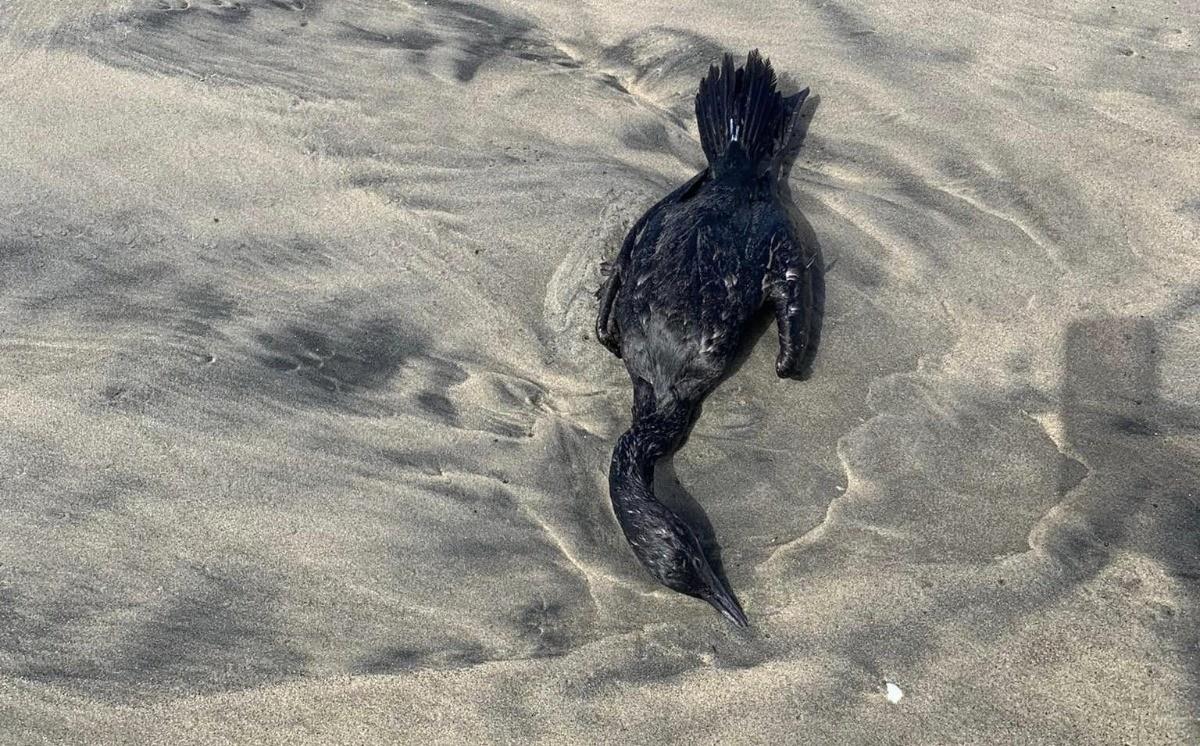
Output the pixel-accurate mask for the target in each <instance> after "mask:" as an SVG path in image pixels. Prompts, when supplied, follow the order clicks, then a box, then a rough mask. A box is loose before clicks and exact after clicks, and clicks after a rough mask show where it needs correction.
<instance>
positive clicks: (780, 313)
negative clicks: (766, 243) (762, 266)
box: [768, 239, 816, 378]
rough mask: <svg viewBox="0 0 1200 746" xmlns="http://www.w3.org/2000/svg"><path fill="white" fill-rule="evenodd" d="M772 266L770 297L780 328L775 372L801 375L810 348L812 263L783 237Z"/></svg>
mask: <svg viewBox="0 0 1200 746" xmlns="http://www.w3.org/2000/svg"><path fill="white" fill-rule="evenodd" d="M773 258H774V261H773V262H772V266H771V268H770V269H768V273H769V274H768V283H769V286H770V291H769V297H770V300H771V303H772V304H773V305H774V307H775V322H776V324H777V326H778V327H779V356H778V357H777V358H776V359H775V373H776V374H777V375H778V376H779V377H780V378H799V377H800V375H801V372H802V371H801V368H802V367H803V365H804V353H805V351H806V350H807V349H808V342H809V334H810V330H809V327H810V324H811V323H812V315H813V277H812V271H811V270H812V263H813V262H814V261H815V260H816V257H815V256H813V257H806V256H805V255H804V252H803V251H802V250H801V249H800V248H799V247H798V246H796V245H795V244H794V243H793V242H792V241H791V240H790V239H782V240H779V241H778V243H777V245H776V246H775V250H774V252H773Z"/></svg>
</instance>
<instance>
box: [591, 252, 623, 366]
mask: <svg viewBox="0 0 1200 746" xmlns="http://www.w3.org/2000/svg"><path fill="white" fill-rule="evenodd" d="M620 288H621V270H620V269H619V268H618V267H615V266H614V267H613V268H612V269H611V271H610V274H609V275H608V278H607V279H606V280H605V281H604V284H603V285H601V286H600V290H599V291H598V292H597V293H596V295H597V297H599V298H600V310H599V312H598V313H597V314H596V339H598V340H600V344H602V345H604V346H605V347H607V348H608V351H609V352H611V353H612V354H614V355H616V356H617V357H621V338H620V335H619V334H618V332H617V328H616V324H614V323H613V319H612V310H613V301H615V300H616V298H617V290H619V289H620Z"/></svg>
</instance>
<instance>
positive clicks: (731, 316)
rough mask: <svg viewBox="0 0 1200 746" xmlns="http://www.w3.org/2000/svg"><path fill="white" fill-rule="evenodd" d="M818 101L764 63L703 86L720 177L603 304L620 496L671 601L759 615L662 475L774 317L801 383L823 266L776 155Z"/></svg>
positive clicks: (625, 268) (653, 220)
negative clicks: (618, 396) (670, 497)
mask: <svg viewBox="0 0 1200 746" xmlns="http://www.w3.org/2000/svg"><path fill="white" fill-rule="evenodd" d="M807 93H808V91H807V89H805V90H804V91H801V92H800V93H798V94H796V95H795V96H792V97H789V98H784V97H783V96H782V95H780V93H779V92H778V91H777V90H776V85H775V73H774V71H773V70H772V69H771V64H770V62H769V61H767V60H764V59H763V58H762V57H760V56H759V54H758V51H757V50H755V51H753V52H751V53H750V55H749V56H748V58H747V60H746V64H745V65H744V66H742V67H740V68H736V69H735V66H734V62H733V58H732V57H730V56H729V55H725V57H724V59H723V60H722V64H721V66H720V67H716V66H713V67H712V68H710V69H709V72H708V75H707V76H705V78H704V79H703V80H702V81H701V82H700V90H699V92H698V93H697V94H696V120H697V122H698V125H699V130H700V142H701V145H702V147H703V148H704V153H705V155H706V156H707V158H708V166H707V167H706V168H705V169H704V170H703V171H701V172H700V173H699V174H697V175H696V176H695V177H693V178H692V179H691V180H690V181H688V182H687V183H686V184H684V185H683V186H681V187H679V188H678V189H676V190H675V191H674V192H672V193H671V194H669V195H667V196H666V197H665V198H664V199H662V200H661V201H660V202H659V203H658V204H656V205H654V206H653V207H651V208H650V209H649V210H648V211H647V212H646V214H645V215H643V216H642V217H641V218H640V219H639V220H638V221H637V223H635V224H634V226H633V228H632V229H631V230H630V231H629V234H628V235H627V236H626V238H625V241H624V244H623V245H622V247H621V251H620V254H619V255H618V256H617V258H616V261H614V262H613V263H612V266H611V272H610V274H609V276H608V279H607V280H606V281H605V283H604V285H603V286H602V287H601V288H600V291H599V293H598V295H599V297H600V310H599V315H598V317H597V320H596V333H597V337H598V338H599V340H600V341H601V343H603V344H604V345H605V346H606V347H607V348H608V349H610V350H611V351H612V352H613V353H614V354H615V355H617V356H618V357H620V358H622V359H623V360H624V361H625V367H626V369H627V370H628V371H629V376H630V379H631V380H632V381H633V386H634V406H633V424H632V426H631V427H630V428H629V430H627V431H626V432H625V433H624V434H623V435H622V436H621V438H620V440H619V441H618V442H617V445H616V448H615V449H614V450H613V457H612V464H611V467H610V470H609V494H610V497H611V498H612V504H613V510H614V513H615V514H616V517H617V521H618V523H619V524H620V525H621V528H622V530H623V531H624V533H625V538H626V539H627V540H628V541H629V544H630V547H632V549H633V552H634V554H635V555H636V556H637V558H638V560H639V561H640V562H641V563H642V565H643V566H645V567H646V569H647V570H649V571H650V573H651V574H652V575H653V576H654V577H655V578H657V579H658V580H659V582H661V583H663V584H664V585H666V586H667V587H668V588H671V589H673V590H676V591H679V592H680V593H685V594H687V595H690V596H695V597H697V598H701V599H704V600H705V601H707V602H709V603H710V604H712V605H713V606H714V607H716V608H717V609H718V610H719V611H720V612H721V613H722V614H724V615H725V617H726V618H728V619H729V620H730V621H732V622H733V623H735V624H737V625H739V626H745V625H746V623H747V622H746V616H745V614H744V613H743V611H742V609H741V607H740V605H739V604H738V602H737V600H736V599H735V598H734V596H733V594H732V592H731V591H730V589H729V588H728V586H727V585H726V584H725V582H724V581H723V580H722V579H721V578H720V577H719V576H718V574H717V573H716V572H714V570H713V568H712V567H711V566H710V563H709V561H708V559H707V558H706V557H705V554H704V551H703V549H702V547H701V544H700V541H699V540H698V538H697V537H696V534H695V533H694V532H693V530H692V529H691V528H690V527H689V526H688V525H687V524H686V523H685V522H684V521H683V520H682V519H680V518H679V516H677V515H675V513H673V512H672V511H671V510H670V509H668V508H667V507H666V506H665V505H663V504H662V503H660V502H659V501H658V500H656V499H655V497H654V492H653V489H652V484H653V477H654V466H655V464H656V463H657V461H658V460H659V459H660V458H662V457H663V456H664V455H666V454H667V453H669V452H670V451H671V450H673V449H674V448H675V447H676V446H677V445H678V444H679V442H680V440H681V439H682V438H683V436H684V434H685V433H686V432H687V429H688V427H689V425H690V423H691V420H692V418H693V416H694V414H695V412H696V408H697V407H698V406H699V404H700V402H701V401H702V400H703V399H704V397H705V396H707V395H708V393H709V392H711V391H712V390H713V388H715V387H716V385H717V383H718V382H719V381H720V380H721V378H722V377H723V376H724V375H725V374H726V372H727V371H728V369H729V367H730V365H731V364H732V362H733V360H734V357H735V355H736V354H737V351H738V349H739V347H740V344H741V341H742V334H743V331H744V329H745V327H746V324H747V322H748V321H749V320H750V319H751V318H752V317H753V316H754V315H756V314H757V312H758V311H759V310H760V309H761V308H762V307H763V305H764V304H766V305H769V306H771V307H772V308H773V309H774V312H775V317H776V321H777V324H778V329H779V356H778V358H777V359H776V365H775V369H776V372H777V374H778V375H779V376H781V377H799V375H800V367H801V365H802V364H803V362H804V357H805V356H804V352H805V348H806V346H807V345H808V342H809V333H810V328H809V325H810V324H811V323H812V316H813V314H812V309H813V282H812V272H811V264H812V261H813V257H812V255H811V254H809V253H808V252H806V251H805V250H804V249H803V247H802V246H801V245H800V243H799V242H798V241H797V240H796V238H795V231H794V229H793V227H792V224H791V221H790V220H789V218H788V215H787V212H786V210H785V209H784V206H783V205H782V204H781V201H780V197H779V194H778V191H777V189H776V180H777V173H776V169H777V167H778V166H777V164H776V162H775V156H776V154H777V153H778V151H779V150H780V149H781V148H782V147H783V145H784V144H785V142H786V140H787V137H788V135H789V134H790V130H791V126H792V122H793V119H794V117H795V114H796V112H797V111H798V110H799V107H800V105H801V104H802V103H803V101H804V98H805V96H806V95H807Z"/></svg>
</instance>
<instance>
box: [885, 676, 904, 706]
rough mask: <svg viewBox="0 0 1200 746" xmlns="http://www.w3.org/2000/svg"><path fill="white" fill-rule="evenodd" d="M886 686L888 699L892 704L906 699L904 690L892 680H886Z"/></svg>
mask: <svg viewBox="0 0 1200 746" xmlns="http://www.w3.org/2000/svg"><path fill="white" fill-rule="evenodd" d="M884 686H885V687H886V688H887V701H888V702H891V703H892V704H897V703H899V702H900V700H902V699H904V690H903V689H901V688H900V687H898V686H896V685H895V684H893V683H892V682H890V681H885V682H884Z"/></svg>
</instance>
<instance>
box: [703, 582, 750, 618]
mask: <svg viewBox="0 0 1200 746" xmlns="http://www.w3.org/2000/svg"><path fill="white" fill-rule="evenodd" d="M709 573H711V575H712V577H711V581H710V587H711V588H712V592H711V593H709V595H707V596H705V597H704V600H705V601H707V602H709V603H710V604H712V607H713V608H714V609H716V610H717V611H719V612H721V615H722V616H723V617H725V618H726V619H728V620H729V621H731V622H733V623H734V624H736V625H737V626H739V627H748V626H750V620H748V619H746V612H744V611H742V607H741V605H740V604H738V602H737V599H736V598H734V597H733V593H732V592H731V591H730V590H729V588H728V587H727V586H726V585H725V583H723V582H721V579H720V578H718V577H717V574H716V573H714V572H712V570H711V569H710V570H709Z"/></svg>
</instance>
